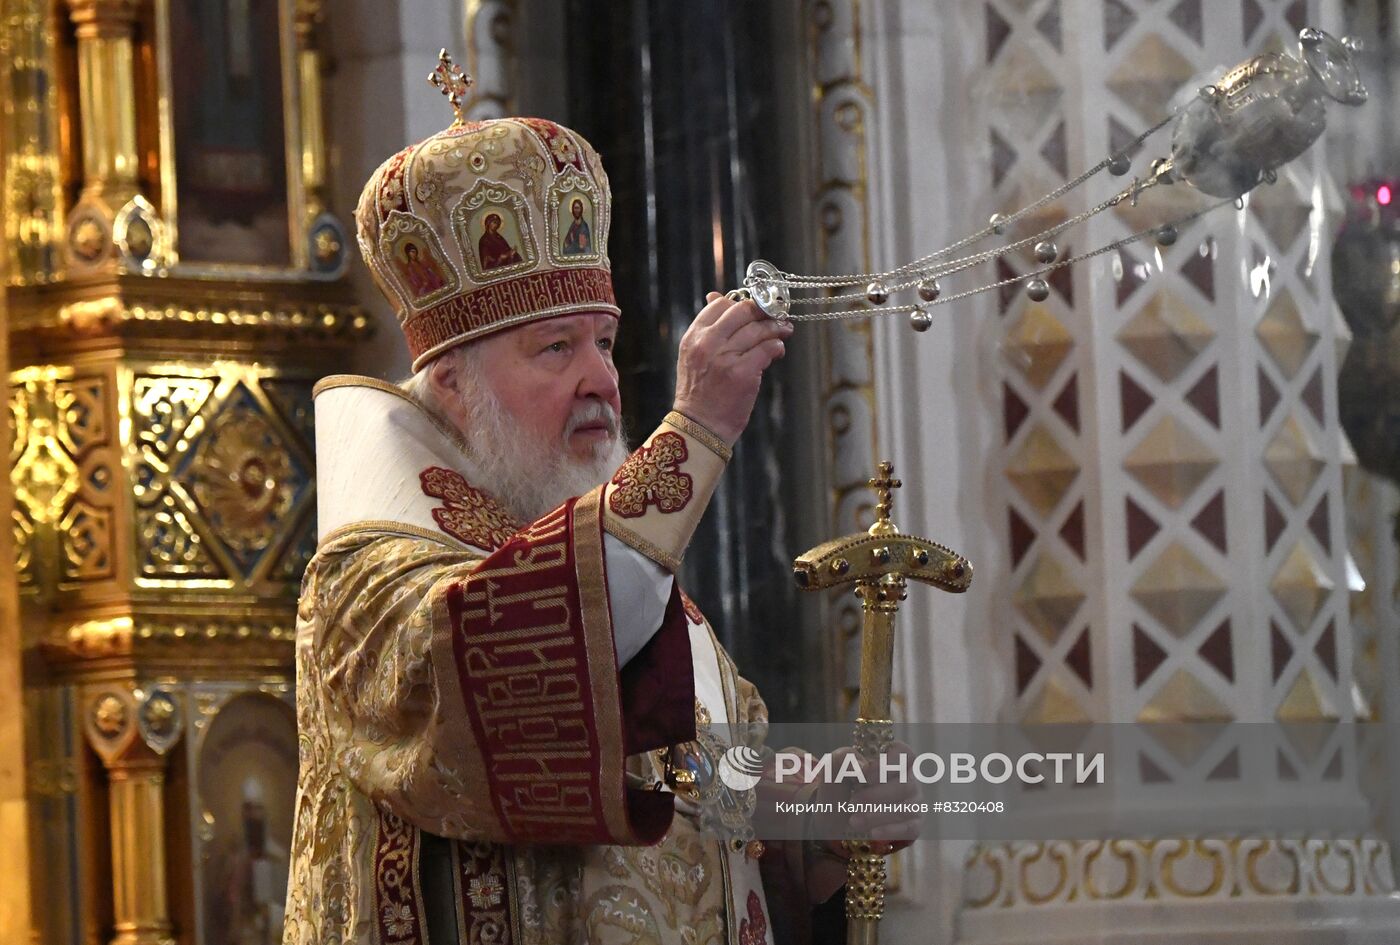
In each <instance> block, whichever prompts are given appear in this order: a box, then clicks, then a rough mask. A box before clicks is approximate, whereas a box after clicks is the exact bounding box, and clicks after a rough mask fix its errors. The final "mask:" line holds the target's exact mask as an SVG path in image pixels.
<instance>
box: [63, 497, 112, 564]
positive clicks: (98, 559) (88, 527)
mask: <svg viewBox="0 0 1400 945" xmlns="http://www.w3.org/2000/svg"><path fill="white" fill-rule="evenodd" d="M58 537H59V550H60V554H61V558H60V560H59V573H60V574H61V575H62V577H63V578H64V579H65V580H70V581H93V580H100V579H102V578H108V577H111V576H112V517H111V514H110V513H109V512H108V511H107V510H106V509H99V508H96V507H94V506H91V505H88V504H87V503H86V502H84V501H82V500H81V499H79V500H78V501H76V502H74V503H73V505H72V507H71V508H69V510H68V514H67V515H65V516H64V517H63V521H61V522H59V523H58Z"/></svg>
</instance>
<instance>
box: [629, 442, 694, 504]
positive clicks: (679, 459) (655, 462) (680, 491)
mask: <svg viewBox="0 0 1400 945" xmlns="http://www.w3.org/2000/svg"><path fill="white" fill-rule="evenodd" d="M689 456H690V453H689V451H688V449H687V448H686V445H685V437H683V436H681V435H680V434H679V433H671V432H669V431H667V432H665V433H658V434H657V435H656V436H655V437H653V438H652V441H651V445H650V446H643V447H642V448H641V449H639V450H637V452H635V453H633V454H632V455H631V456H629V457H628V458H627V462H625V463H623V464H622V467H621V468H620V469H618V471H617V473H616V474H615V475H614V476H613V477H612V483H613V485H615V486H617V489H616V490H614V491H613V494H612V495H611V496H609V497H608V507H609V508H610V509H612V510H613V512H614V513H616V514H617V515H621V516H622V517H623V518H638V517H640V516H641V515H644V514H645V513H646V510H647V506H650V505H655V506H656V507H657V508H658V509H660V510H661V511H662V512H679V511H680V510H681V509H683V508H685V507H686V506H687V505H689V504H690V499H691V496H693V495H694V494H695V490H694V482H693V480H692V479H691V478H690V476H688V475H686V474H685V473H683V472H681V471H680V466H681V463H683V462H685V461H686V459H687V458H688V457H689Z"/></svg>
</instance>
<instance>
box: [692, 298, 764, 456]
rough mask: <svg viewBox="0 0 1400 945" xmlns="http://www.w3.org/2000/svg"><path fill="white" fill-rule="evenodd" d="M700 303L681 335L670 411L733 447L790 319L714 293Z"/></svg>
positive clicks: (749, 303) (755, 304) (753, 304)
mask: <svg viewBox="0 0 1400 945" xmlns="http://www.w3.org/2000/svg"><path fill="white" fill-rule="evenodd" d="M705 302H706V305H705V307H704V308H702V309H701V310H700V314H699V315H697V316H695V321H693V322H691V324H690V328H688V329H687V330H686V333H685V336H684V337H683V338H681V350H680V358H679V359H678V360H677V362H676V402H675V409H676V410H678V411H679V412H681V413H683V414H685V415H686V416H687V417H689V418H690V419H692V420H694V421H695V422H696V423H699V424H702V425H704V426H706V427H708V428H709V429H710V430H712V431H713V432H714V433H715V434H716V435H717V436H719V437H720V438H721V439H723V440H724V441H725V442H726V443H728V444H730V445H731V446H732V445H733V444H734V441H735V440H737V439H739V434H741V433H743V432H744V427H746V426H748V424H749V416H750V415H751V414H752V413H753V405H754V401H755V400H756V399H757V398H758V388H759V384H760V382H761V381H762V380H763V372H764V371H766V370H767V369H768V365H770V364H772V363H773V362H774V361H776V360H778V358H781V357H782V356H783V354H784V352H785V350H786V348H785V346H784V344H783V341H784V339H786V338H787V337H788V336H789V335H791V334H792V323H791V322H780V321H777V320H775V319H771V318H769V317H768V316H767V315H765V314H764V313H763V310H762V309H760V308H759V307H758V304H757V303H756V302H752V301H748V302H735V301H733V300H732V299H730V298H729V297H727V296H724V295H720V294H719V293H718V292H711V293H710V294H709V295H707V296H705Z"/></svg>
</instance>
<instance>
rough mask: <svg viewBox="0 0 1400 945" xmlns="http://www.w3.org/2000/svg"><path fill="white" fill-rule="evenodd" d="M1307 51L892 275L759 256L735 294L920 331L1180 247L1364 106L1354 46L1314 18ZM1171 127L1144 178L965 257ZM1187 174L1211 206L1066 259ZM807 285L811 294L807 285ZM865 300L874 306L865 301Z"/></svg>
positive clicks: (1275, 61)
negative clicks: (1021, 258) (1082, 233)
mask: <svg viewBox="0 0 1400 945" xmlns="http://www.w3.org/2000/svg"><path fill="white" fill-rule="evenodd" d="M1298 44H1299V50H1298V55H1297V56H1289V55H1286V54H1284V53H1265V54H1264V55H1260V56H1255V57H1254V58H1253V59H1250V60H1248V61H1247V62H1244V63H1241V64H1240V65H1238V66H1235V67H1234V68H1233V69H1230V70H1229V71H1227V72H1226V73H1225V74H1224V75H1223V76H1221V77H1220V79H1218V80H1217V81H1216V82H1214V83H1213V84H1211V85H1207V86H1205V87H1204V88H1202V89H1200V90H1199V92H1198V93H1197V94H1196V95H1195V96H1193V97H1192V99H1191V101H1190V103H1189V104H1187V105H1186V106H1185V107H1184V108H1182V109H1180V110H1179V111H1178V112H1176V113H1175V114H1173V115H1170V116H1168V117H1167V118H1166V119H1164V120H1163V121H1161V122H1159V123H1158V124H1156V125H1154V126H1152V127H1151V128H1148V129H1147V130H1146V131H1144V132H1143V133H1142V134H1140V135H1138V136H1137V137H1136V138H1134V139H1133V140H1132V141H1131V142H1130V143H1129V144H1128V146H1127V147H1125V148H1123V149H1122V150H1120V151H1118V152H1116V153H1114V154H1111V155H1109V156H1108V157H1106V158H1104V159H1103V160H1102V161H1100V162H1099V163H1098V164H1096V165H1094V166H1093V167H1091V168H1090V169H1089V170H1087V171H1085V172H1084V173H1083V174H1081V175H1079V176H1078V177H1076V178H1074V179H1073V180H1071V181H1069V182H1068V183H1066V184H1064V185H1062V186H1060V187H1059V188H1057V189H1055V190H1053V191H1051V192H1050V193H1048V194H1046V195H1045V196H1043V197H1040V198H1039V199H1037V200H1035V201H1034V202H1032V203H1031V204H1029V205H1027V206H1025V207H1023V208H1021V209H1020V210H1017V211H1016V212H1015V213H1011V214H1001V213H997V214H993V215H992V217H991V219H990V220H988V222H987V226H986V227H984V228H983V229H982V230H980V231H978V232H976V233H973V234H972V235H971V236H968V237H965V238H963V239H961V240H958V241H957V242H955V243H953V244H952V245H950V246H946V247H944V248H943V249H940V250H938V251H936V252H933V253H930V254H929V255H927V256H923V257H921V258H919V259H916V260H914V261H913V262H909V263H905V264H904V265H902V266H899V267H898V268H896V269H890V270H888V271H886V272H865V273H852V274H849V275H837V276H816V275H798V274H796V273H791V272H784V271H782V270H780V269H778V268H777V267H776V266H774V265H773V264H772V263H770V262H767V261H766V260H762V259H758V260H754V261H753V262H752V263H750V264H749V267H748V270H747V272H746V273H745V276H744V285H743V288H742V289H736V290H734V291H733V292H731V293H730V295H731V296H732V297H734V298H752V299H753V300H754V301H755V302H757V303H758V306H759V308H761V309H763V311H764V313H765V314H767V315H768V316H769V317H770V318H776V319H780V320H783V321H793V322H799V321H826V320H833V319H844V318H865V317H869V316H871V315H895V314H903V313H908V314H909V322H910V326H911V327H912V328H913V329H914V330H915V331H920V332H922V331H927V330H928V328H929V325H930V324H931V321H932V316H931V315H930V313H929V309H930V308H931V307H932V306H934V305H946V304H948V303H949V302H956V301H958V300H960V299H965V298H967V297H968V296H971V295H976V294H978V293H980V292H987V291H990V290H992V289H1003V288H1005V287H1008V286H1013V285H1024V288H1025V291H1026V295H1027V296H1028V297H1029V298H1030V299H1031V300H1032V301H1036V302H1039V301H1043V300H1044V299H1045V298H1046V297H1047V296H1048V295H1049V287H1048V284H1047V281H1046V277H1047V276H1048V275H1049V274H1050V273H1051V272H1053V271H1054V270H1056V269H1061V268H1063V267H1065V266H1072V265H1074V264H1075V263H1077V262H1081V261H1083V260H1086V259H1090V258H1092V257H1094V256H1099V255H1102V254H1104V253H1109V252H1112V251H1114V250H1116V249H1118V248H1119V247H1120V246H1125V245H1127V244H1129V243H1134V242H1137V241H1138V240H1141V239H1144V238H1151V239H1153V240H1155V241H1156V242H1157V244H1158V245H1160V246H1171V245H1172V244H1173V243H1175V242H1176V240H1177V237H1178V235H1179V234H1180V232H1181V231H1182V230H1183V229H1184V228H1185V226H1186V225H1187V224H1189V223H1191V222H1192V221H1194V220H1196V219H1197V218H1198V217H1201V216H1204V215H1205V214H1207V213H1210V212H1211V211H1212V210H1216V209H1218V208H1220V207H1223V206H1226V205H1227V204H1232V203H1233V204H1236V205H1237V206H1240V207H1243V197H1244V195H1245V194H1247V193H1249V192H1250V191H1251V190H1253V189H1254V188H1255V187H1257V186H1259V185H1260V184H1261V183H1265V184H1272V183H1273V182H1274V181H1275V180H1277V176H1278V169H1279V168H1280V167H1282V166H1283V165H1284V164H1287V163H1288V162H1289V161H1291V160H1293V159H1294V158H1296V157H1298V156H1299V155H1301V154H1302V153H1303V152H1304V151H1306V150H1307V149H1308V148H1309V147H1311V146H1312V143H1313V142H1314V141H1316V140H1317V139H1318V138H1319V137H1321V135H1322V132H1323V131H1324V129H1326V127H1327V107H1328V102H1329V101H1332V102H1340V103H1341V104H1343V105H1360V104H1362V103H1363V102H1365V101H1366V89H1365V87H1364V86H1363V85H1362V84H1361V77H1360V74H1359V73H1358V71H1357V68H1356V63H1355V62H1354V61H1353V60H1352V53H1353V52H1354V51H1355V48H1356V47H1355V44H1354V43H1353V42H1352V41H1351V40H1345V39H1344V40H1338V39H1335V38H1333V37H1332V36H1330V35H1329V34H1327V33H1325V32H1324V31H1322V30H1320V29H1315V28H1313V27H1307V28H1305V29H1303V30H1301V31H1300V32H1299V34H1298ZM1167 125H1172V135H1171V150H1170V153H1169V156H1167V157H1159V158H1157V159H1155V160H1153V161H1152V162H1151V164H1150V165H1149V173H1148V174H1147V175H1146V176H1144V177H1134V178H1133V182H1132V183H1131V184H1130V185H1128V186H1127V187H1125V188H1124V189H1122V190H1121V191H1119V192H1118V193H1116V194H1114V195H1113V196H1111V197H1109V198H1108V199H1107V200H1104V201H1102V202H1100V203H1097V204H1095V205H1093V206H1092V207H1090V208H1089V209H1087V210H1085V211H1083V212H1081V213H1078V214H1076V215H1074V216H1072V217H1070V218H1069V219H1067V220H1065V221H1064V222H1062V223H1058V224H1056V225H1054V226H1051V227H1048V228H1046V229H1044V230H1042V231H1040V232H1039V233H1035V234H1032V235H1030V236H1027V237H1026V238H1024V239H1018V240H1016V241H1015V242H1012V243H1009V244H1007V245H1005V246H1001V247H998V248H993V249H987V250H983V251H981V252H972V253H969V254H968V255H966V256H956V255H955V254H956V253H957V252H958V251H959V250H963V249H966V248H967V247H969V246H972V245H974V244H976V243H980V242H981V241H983V240H985V239H987V238H988V237H991V236H1001V235H1003V234H1005V233H1006V232H1008V230H1009V229H1010V227H1011V226H1012V225H1013V224H1015V223H1016V222H1017V221H1019V220H1021V219H1023V218H1025V217H1027V216H1029V215H1030V214H1032V213H1035V212H1036V211H1037V210H1040V209H1042V208H1044V207H1046V206H1047V205H1049V204H1051V203H1053V202H1054V201H1056V200H1058V199H1060V198H1061V197H1063V196H1064V195H1065V194H1068V193H1069V192H1070V191H1073V190H1075V189H1077V188H1079V187H1081V186H1082V185H1084V184H1085V183H1086V182H1088V181H1089V180H1090V179H1091V178H1093V177H1094V176H1096V175H1097V174H1099V173H1100V172H1101V171H1104V170H1107V171H1108V172H1109V174H1110V175H1113V176H1115V177H1122V176H1125V175H1127V174H1128V173H1129V172H1130V171H1131V170H1132V163H1133V162H1132V155H1133V154H1135V153H1136V152H1137V150H1138V149H1139V148H1140V147H1141V146H1142V144H1143V143H1144V142H1145V141H1146V140H1147V139H1148V138H1150V137H1151V136H1152V135H1154V134H1156V133H1157V132H1158V131H1161V130H1162V129H1163V128H1165V127H1166V126H1167ZM1178 182H1184V183H1186V184H1188V185H1190V186H1191V187H1194V188H1195V189H1196V190H1198V191H1200V192H1201V193H1203V194H1206V195H1207V196H1209V197H1215V198H1217V199H1216V200H1215V201H1213V202H1211V203H1209V204H1207V205H1206V206H1204V207H1203V208H1201V209H1199V210H1196V211H1195V212H1193V213H1189V214H1186V215H1184V216H1181V217H1178V218H1176V219H1174V220H1168V221H1164V222H1162V223H1159V224H1157V225H1155V226H1151V227H1148V228H1147V229H1144V230H1140V231H1138V232H1136V233H1133V234H1131V235H1129V236H1126V237H1124V238H1122V239H1119V240H1115V241H1113V242H1111V243H1108V244H1107V245H1105V246H1100V247H1099V248H1097V249H1094V250H1090V251H1087V252H1083V253H1079V254H1078V255H1075V256H1066V257H1065V258H1060V252H1059V248H1058V245H1059V244H1057V243H1056V238H1057V237H1059V236H1060V234H1062V233H1064V232H1066V231H1068V230H1070V229H1072V228H1073V227H1075V226H1078V225H1079V224H1081V223H1083V222H1085V221H1086V220H1088V219H1090V218H1092V217H1094V216H1097V215H1098V214H1100V213H1102V212H1104V211H1105V210H1108V209H1111V208H1112V207H1115V206H1117V205H1118V204H1120V203H1122V202H1123V201H1125V200H1126V201H1130V202H1131V203H1133V204H1136V203H1137V200H1138V197H1139V196H1140V195H1141V194H1142V193H1143V192H1144V191H1146V190H1149V189H1151V188H1153V187H1160V186H1167V185H1171V184H1175V183H1178ZM1028 247H1033V249H1032V250H1031V252H1032V254H1033V256H1034V258H1035V260H1036V262H1037V263H1038V264H1039V266H1040V268H1037V269H1035V270H1033V271H1031V272H1027V273H1025V274H1023V275H1019V276H1012V277H1010V278H1006V279H1002V280H1000V281H997V282H993V283H990V284H984V285H978V286H973V287H971V288H966V289H962V290H960V291H956V292H948V293H945V292H944V291H943V289H944V280H946V279H948V278H949V277H950V276H954V275H956V274H958V273H961V272H964V271H966V270H969V269H972V268H973V267H975V266H978V265H980V264H982V263H985V262H988V261H990V260H993V259H998V258H1000V257H1002V256H1005V255H1007V254H1009V253H1012V252H1015V251H1018V250H1021V249H1024V248H1028ZM911 289H912V290H915V292H916V293H917V295H918V300H917V301H910V302H908V303H906V304H890V303H891V301H892V300H893V298H894V296H895V295H896V294H898V293H902V292H906V291H908V290H911ZM804 293H805V294H804ZM860 302H866V303H868V304H869V305H872V306H876V307H877V308H878V310H872V309H870V308H864V307H861V306H860V304H859V303H860Z"/></svg>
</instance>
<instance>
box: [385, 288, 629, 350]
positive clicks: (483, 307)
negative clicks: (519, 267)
mask: <svg viewBox="0 0 1400 945" xmlns="http://www.w3.org/2000/svg"><path fill="white" fill-rule="evenodd" d="M580 312H606V313H608V314H611V315H619V316H620V315H621V314H622V311H621V309H619V308H618V307H617V297H616V296H615V295H614V294H613V285H612V274H611V273H610V272H608V270H606V269H600V268H597V267H593V266H590V267H580V268H578V269H552V270H546V271H544V272H530V273H526V274H525V275H523V276H516V277H515V278H513V279H507V280H505V281H503V282H498V283H496V284H494V285H489V286H483V287H482V288H480V289H475V290H473V291H471V292H464V293H462V294H460V295H455V296H453V297H452V298H450V299H445V300H444V301H442V302H440V303H438V304H437V305H434V306H433V307H432V308H430V309H428V310H426V311H424V312H420V313H419V314H417V315H414V316H413V317H412V318H410V319H408V320H407V321H406V322H404V325H403V332H404V335H405V336H406V337H407V339H408V350H409V353H410V354H411V355H412V357H413V370H415V371H417V370H419V369H420V368H422V367H423V365H424V364H426V363H427V362H428V361H430V360H431V359H432V358H434V357H436V356H437V355H439V354H441V353H442V352H443V351H446V350H447V349H448V348H450V347H452V346H454V345H458V344H461V343H462V342H465V341H470V340H472V339H474V338H480V337H481V336H483V335H488V334H490V333H491V332H493V331H500V330H501V329H503V328H509V327H511V326H513V325H518V324H521V323H522V322H527V321H535V320H537V319H541V318H554V317H555V316H558V315H571V314H576V313H580Z"/></svg>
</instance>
